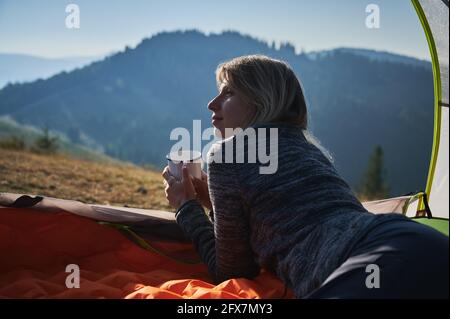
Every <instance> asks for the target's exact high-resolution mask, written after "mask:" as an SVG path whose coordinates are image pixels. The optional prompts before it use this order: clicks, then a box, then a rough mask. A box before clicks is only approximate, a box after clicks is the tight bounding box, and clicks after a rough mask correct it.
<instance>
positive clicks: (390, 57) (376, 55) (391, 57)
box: [307, 47, 430, 68]
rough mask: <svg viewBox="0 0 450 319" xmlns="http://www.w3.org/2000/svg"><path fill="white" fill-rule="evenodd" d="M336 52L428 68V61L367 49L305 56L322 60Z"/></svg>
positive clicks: (321, 52)
mask: <svg viewBox="0 0 450 319" xmlns="http://www.w3.org/2000/svg"><path fill="white" fill-rule="evenodd" d="M336 52H340V53H351V54H354V55H359V56H363V57H366V58H369V59H370V60H372V61H381V62H394V63H403V64H407V65H411V66H418V67H425V68H427V67H430V61H426V60H419V59H416V58H413V57H409V56H404V55H400V54H395V53H391V52H386V51H375V50H369V49H360V48H345V47H343V48H336V49H332V50H324V51H313V52H309V53H307V56H308V57H309V58H311V59H317V58H323V57H324V56H327V55H328V56H329V55H333V54H335V53H336Z"/></svg>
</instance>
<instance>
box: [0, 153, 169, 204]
mask: <svg viewBox="0 0 450 319" xmlns="http://www.w3.org/2000/svg"><path fill="white" fill-rule="evenodd" d="M162 181H163V179H162V177H161V174H160V172H157V171H151V170H148V169H144V168H141V167H137V166H134V165H131V164H106V163H97V162H90V161H86V160H79V159H74V158H71V157H69V156H67V155H60V154H59V155H39V154H34V153H31V152H28V151H14V150H5V149H0V192H9V193H26V194H35V195H44V196H50V197H57V198H63V199H72V200H79V201H82V202H85V203H95V204H104V205H114V206H129V207H139V208H147V209H162V210H169V211H172V209H171V208H170V206H169V205H168V204H167V201H166V199H165V196H164V186H163V183H162ZM138 190H139V191H138Z"/></svg>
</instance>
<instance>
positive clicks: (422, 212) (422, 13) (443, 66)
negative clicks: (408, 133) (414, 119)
mask: <svg viewBox="0 0 450 319" xmlns="http://www.w3.org/2000/svg"><path fill="white" fill-rule="evenodd" d="M412 5H413V6H414V8H415V10H416V12H417V15H418V18H419V21H420V23H421V24H422V27H423V29H424V32H425V36H426V38H427V41H428V46H429V49H430V56H431V60H432V67H433V78H434V101H431V100H430V102H429V104H427V105H424V106H423V107H424V108H427V109H429V110H430V112H432V111H433V112H434V132H433V146H432V150H431V158H430V165H429V169H428V178H427V184H426V185H424V189H425V191H423V192H419V193H417V194H413V195H410V196H401V197H396V198H389V199H382V200H377V201H372V202H365V203H363V205H364V206H365V207H366V209H368V210H369V211H371V212H374V213H388V212H398V213H402V214H405V215H407V216H409V217H411V218H415V219H416V221H418V222H421V223H423V224H426V225H429V226H431V227H433V228H436V229H437V230H439V231H441V232H443V233H444V234H446V235H447V236H448V234H449V220H448V218H449V160H448V153H449V137H448V108H449V106H448V91H449V74H448V64H449V1H448V0H412ZM424 216H426V218H424Z"/></svg>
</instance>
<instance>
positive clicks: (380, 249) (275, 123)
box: [163, 55, 448, 298]
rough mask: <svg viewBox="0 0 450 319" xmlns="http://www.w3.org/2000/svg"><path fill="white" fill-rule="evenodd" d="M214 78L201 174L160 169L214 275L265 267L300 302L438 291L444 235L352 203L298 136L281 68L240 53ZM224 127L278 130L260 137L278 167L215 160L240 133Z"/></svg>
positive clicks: (305, 138)
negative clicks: (212, 138) (272, 146)
mask: <svg viewBox="0 0 450 319" xmlns="http://www.w3.org/2000/svg"><path fill="white" fill-rule="evenodd" d="M216 77H217V83H218V87H219V94H218V95H217V96H216V97H215V98H214V99H213V100H212V101H211V102H210V103H209V105H208V109H209V110H210V111H211V112H212V119H213V121H212V123H213V125H214V127H215V129H216V132H217V135H220V136H222V137H224V139H223V140H221V141H220V142H219V143H217V144H215V145H214V146H213V147H212V150H211V151H210V154H209V166H208V176H207V178H204V179H203V180H202V181H201V180H198V179H193V178H191V177H190V176H189V175H188V172H187V170H186V169H185V168H184V169H183V178H182V179H181V181H178V180H176V179H175V178H174V177H172V176H171V175H170V173H169V171H168V168H167V167H166V168H165V169H164V172H163V177H164V179H165V184H166V197H167V199H168V201H169V203H170V204H171V205H172V206H173V207H174V208H176V220H177V223H178V224H179V225H180V227H181V228H182V229H183V231H184V232H185V233H186V234H187V235H188V236H189V237H190V238H191V239H192V241H193V243H194V245H195V247H196V249H197V251H198V252H199V254H200V256H201V257H202V259H203V260H204V262H205V263H206V264H207V266H208V269H209V271H210V273H211V274H212V276H213V277H214V278H215V280H216V281H217V282H220V281H223V280H226V279H228V278H235V277H245V278H253V277H255V276H257V275H258V274H259V271H260V269H261V268H265V269H267V270H269V271H272V272H273V273H275V274H276V275H277V276H278V277H279V278H280V279H281V280H282V281H283V282H284V283H285V284H286V286H287V287H288V288H290V289H292V290H293V292H294V294H295V296H296V297H298V298H304V297H311V298H421V297H424V298H427V297H429V298H433V297H439V298H448V238H447V237H446V236H444V235H442V234H440V233H439V232H437V231H435V230H433V229H431V228H429V227H427V226H423V225H420V224H418V223H416V222H414V221H411V220H409V219H408V218H406V217H404V216H402V215H400V214H394V213H392V214H384V215H375V214H372V213H370V212H368V211H367V210H366V209H365V208H364V207H363V206H362V204H361V203H360V202H359V201H358V199H357V198H356V197H355V195H354V194H353V193H352V190H351V189H350V187H349V186H348V184H347V183H346V182H345V181H344V180H343V179H342V178H341V177H340V176H339V174H338V173H337V171H336V170H335V168H334V166H333V164H332V162H331V161H330V159H329V157H328V155H327V154H326V152H325V151H324V150H323V149H322V148H321V147H320V145H318V144H317V143H316V142H314V140H313V139H312V137H311V136H309V135H308V133H307V131H306V130H307V108H306V103H305V98H304V96H303V91H302V87H301V85H300V82H299V81H298V79H297V77H296V76H295V74H294V72H293V71H292V69H291V68H290V67H289V66H288V65H287V64H286V63H284V62H281V61H278V60H274V59H270V58H268V57H265V56H260V55H254V56H243V57H239V58H235V59H233V60H231V61H229V62H226V63H223V64H221V65H219V67H218V69H217V71H216ZM226 128H231V129H238V128H242V129H244V128H254V129H255V130H256V129H261V128H262V129H267V132H268V131H269V129H270V128H276V129H277V130H278V131H277V135H275V136H273V134H269V133H267V132H265V133H267V134H269V136H268V137H267V140H268V141H270V142H272V143H274V142H275V143H277V146H278V153H277V155H278V164H277V165H278V166H277V170H276V172H275V173H273V174H261V173H260V170H259V168H260V166H261V165H260V164H259V163H251V162H250V161H247V162H244V163H239V162H236V161H235V162H233V163H225V162H220V161H215V160H214V158H215V157H216V156H217V155H218V154H221V155H222V156H225V150H226V149H227V146H236V140H237V138H238V137H239V136H240V135H239V134H240V133H236V134H230V132H229V130H227V129H226ZM256 131H257V132H258V133H257V134H260V133H259V132H260V131H259V130H256ZM250 140H251V139H248V140H247V141H246V144H245V147H244V149H243V152H244V153H245V155H248V150H249V149H251V147H249V146H250V143H252V142H251V141H250ZM254 140H255V139H253V140H252V141H254ZM256 147H261V145H257V146H256ZM228 149H232V150H233V152H234V154H233V156H236V153H237V152H239V151H240V150H238V149H239V148H238V147H233V148H228ZM244 158H247V157H246V156H245V157H244ZM211 159H213V160H211ZM205 177H206V176H205ZM208 195H209V196H208ZM209 197H210V198H209ZM202 206H204V207H206V208H208V209H210V210H211V212H210V217H209V218H208V216H207V215H206V214H205V212H204V209H203V207H202ZM368 266H369V267H368Z"/></svg>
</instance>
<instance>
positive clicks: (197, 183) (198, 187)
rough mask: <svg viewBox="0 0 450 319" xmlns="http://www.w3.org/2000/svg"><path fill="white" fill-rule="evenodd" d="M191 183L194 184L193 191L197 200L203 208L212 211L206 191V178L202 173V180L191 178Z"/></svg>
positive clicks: (207, 191)
mask: <svg viewBox="0 0 450 319" xmlns="http://www.w3.org/2000/svg"><path fill="white" fill-rule="evenodd" d="M192 183H193V184H194V187H195V191H196V193H197V199H198V201H199V202H200V204H202V205H203V206H204V207H206V208H207V209H209V210H212V204H211V199H210V198H209V190H208V176H207V175H206V173H205V172H203V171H202V179H198V178H195V177H194V178H193V179H192Z"/></svg>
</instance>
